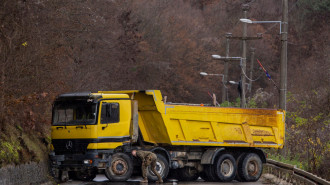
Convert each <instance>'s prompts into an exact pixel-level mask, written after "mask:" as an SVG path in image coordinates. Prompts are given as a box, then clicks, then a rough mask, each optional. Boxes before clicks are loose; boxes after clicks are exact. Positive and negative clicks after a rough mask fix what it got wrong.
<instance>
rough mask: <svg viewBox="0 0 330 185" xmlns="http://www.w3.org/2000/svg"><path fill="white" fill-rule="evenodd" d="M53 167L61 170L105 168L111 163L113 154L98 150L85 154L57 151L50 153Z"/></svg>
mask: <svg viewBox="0 0 330 185" xmlns="http://www.w3.org/2000/svg"><path fill="white" fill-rule="evenodd" d="M49 159H50V163H51V167H52V168H57V169H61V170H72V171H77V170H88V169H95V168H97V169H105V168H106V167H107V166H109V165H110V161H111V155H109V154H104V153H100V152H98V151H89V152H86V153H85V154H61V155H56V154H55V152H51V153H50V154H49Z"/></svg>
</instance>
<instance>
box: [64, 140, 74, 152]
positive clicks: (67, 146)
mask: <svg viewBox="0 0 330 185" xmlns="http://www.w3.org/2000/svg"><path fill="white" fill-rule="evenodd" d="M65 148H66V149H68V150H70V149H72V141H68V142H66V144H65Z"/></svg>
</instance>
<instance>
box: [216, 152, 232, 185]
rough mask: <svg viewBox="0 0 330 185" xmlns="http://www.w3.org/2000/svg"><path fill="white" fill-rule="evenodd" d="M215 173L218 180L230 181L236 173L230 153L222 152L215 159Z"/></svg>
mask: <svg viewBox="0 0 330 185" xmlns="http://www.w3.org/2000/svg"><path fill="white" fill-rule="evenodd" d="M215 164H216V167H215V170H216V171H215V173H216V175H217V177H218V178H219V180H220V181H222V182H230V181H232V180H234V178H235V175H236V162H235V158H234V157H233V156H232V155H231V154H222V155H220V156H219V158H218V159H217V161H216V163H215Z"/></svg>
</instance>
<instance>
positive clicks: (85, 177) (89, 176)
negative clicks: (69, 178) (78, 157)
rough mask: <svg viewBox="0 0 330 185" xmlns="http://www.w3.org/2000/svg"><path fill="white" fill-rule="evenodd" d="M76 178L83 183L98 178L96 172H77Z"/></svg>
mask: <svg viewBox="0 0 330 185" xmlns="http://www.w3.org/2000/svg"><path fill="white" fill-rule="evenodd" d="M74 177H75V178H77V179H78V180H81V181H91V180H93V179H94V178H95V177H96V172H95V171H85V172H82V171H76V172H75V173H74Z"/></svg>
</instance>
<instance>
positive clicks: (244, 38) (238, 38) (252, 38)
mask: <svg viewBox="0 0 330 185" xmlns="http://www.w3.org/2000/svg"><path fill="white" fill-rule="evenodd" d="M231 39H237V40H259V39H262V35H261V36H259V35H258V36H256V37H231Z"/></svg>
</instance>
